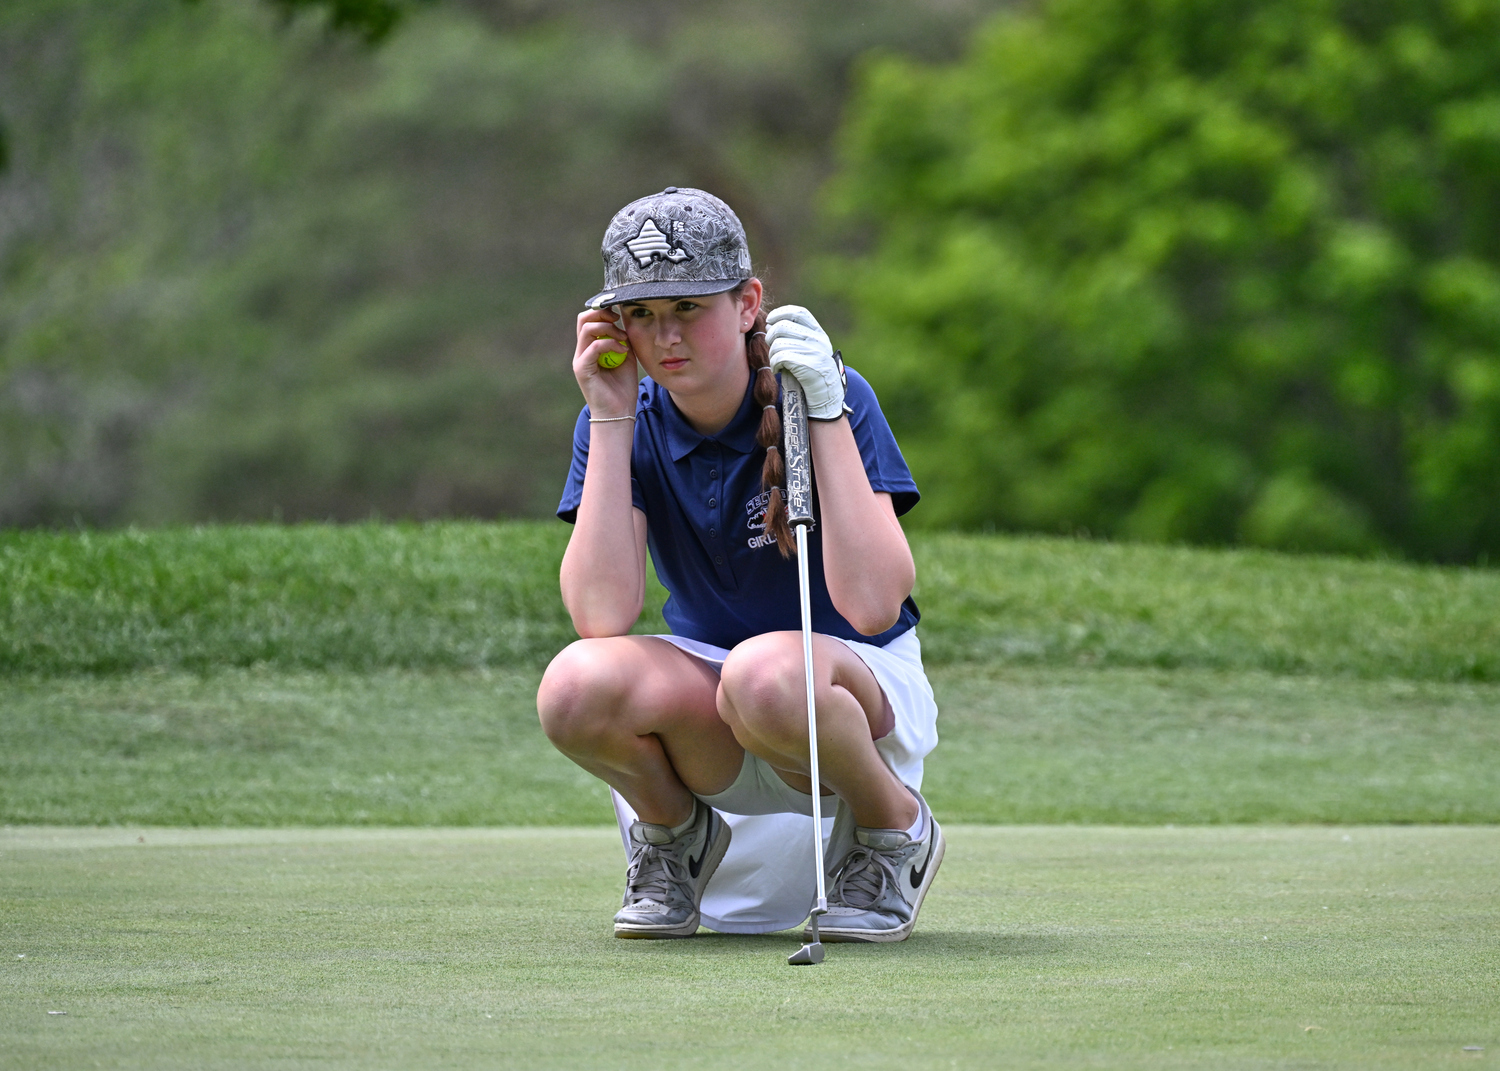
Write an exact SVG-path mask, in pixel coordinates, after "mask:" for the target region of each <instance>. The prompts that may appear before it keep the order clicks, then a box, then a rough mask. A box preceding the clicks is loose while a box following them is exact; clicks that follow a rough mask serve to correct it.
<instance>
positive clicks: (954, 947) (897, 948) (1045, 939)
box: [621, 929, 1069, 959]
mask: <svg viewBox="0 0 1500 1071" xmlns="http://www.w3.org/2000/svg"><path fill="white" fill-rule="evenodd" d="M801 934H802V931H801V930H800V929H796V930H780V931H778V932H776V933H763V934H735V933H713V932H708V931H705V932H702V933H699V934H698V935H697V936H696V937H695V938H693V939H692V940H691V941H625V942H621V943H622V944H625V945H633V946H636V947H639V948H643V949H644V948H651V949H659V950H662V953H663V954H665V951H666V950H668V949H671V950H672V951H673V953H674V954H686V955H690V956H693V957H696V958H708V957H715V958H717V957H723V956H744V955H767V956H769V955H777V954H780V955H783V956H789V955H791V954H792V953H793V952H795V951H797V949H798V948H800V947H801V945H802V936H801ZM824 947H825V949H826V951H827V954H828V955H829V956H846V957H855V956H880V957H884V958H886V959H893V958H894V959H911V958H927V957H930V956H944V957H956V958H963V959H976V958H984V957H995V958H1004V959H1019V958H1023V957H1035V956H1059V955H1062V954H1063V953H1065V952H1067V951H1068V950H1069V942H1068V941H1066V940H1064V939H1062V938H1059V937H1057V936H1055V935H1050V934H1027V933H975V932H974V931H972V930H928V931H925V932H923V931H919V932H917V933H914V934H912V935H911V937H909V938H907V939H906V940H905V941H900V942H896V943H890V944H873V943H872V944H856V943H833V942H826V943H825V945H824Z"/></svg>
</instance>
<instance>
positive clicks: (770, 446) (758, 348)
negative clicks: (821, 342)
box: [734, 283, 795, 558]
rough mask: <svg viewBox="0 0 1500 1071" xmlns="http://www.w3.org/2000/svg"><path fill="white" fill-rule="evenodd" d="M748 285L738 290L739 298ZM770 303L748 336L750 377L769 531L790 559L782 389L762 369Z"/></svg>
mask: <svg viewBox="0 0 1500 1071" xmlns="http://www.w3.org/2000/svg"><path fill="white" fill-rule="evenodd" d="M743 287H744V284H743V283H742V284H741V285H740V287H737V288H736V289H735V291H734V293H735V295H736V296H738V295H739V292H740V290H742V289H743ZM765 330H766V302H765V301H764V300H762V301H761V303H760V309H759V310H757V312H756V314H755V323H754V324H753V325H752V326H751V328H750V331H749V333H748V334H746V336H745V359H746V360H747V361H748V362H749V364H750V378H751V379H752V380H753V381H754V384H753V389H754V398H755V404H756V405H758V406H760V407H761V409H760V429H759V430H758V431H756V433H755V441H756V442H757V443H759V444H760V445H761V446H762V447H764V448H765V451H766V463H765V464H764V465H763V466H762V467H761V470H760V489H761V490H762V491H769V492H771V499H770V501H769V502H767V503H766V532H767V534H769V535H771V536H772V537H774V538H775V540H776V549H777V550H779V551H781V556H782V557H783V558H790V557H791V556H792V553H793V551H794V549H795V545H794V543H793V541H792V530H791V528H790V527H788V525H787V523H786V500H785V499H784V498H783V495H782V490H781V488H782V486H783V485H784V484H785V483H786V466H785V465H784V464H783V463H782V459H781V390H780V388H779V387H778V386H777V384H776V377H775V375H773V374H772V373H771V372H769V371H765V372H762V371H761V369H762V368H767V369H768V368H769V367H770V361H771V349H770V346H769V345H767V343H766V336H765Z"/></svg>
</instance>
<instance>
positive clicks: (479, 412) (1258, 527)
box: [0, 0, 1500, 561]
mask: <svg viewBox="0 0 1500 1071" xmlns="http://www.w3.org/2000/svg"><path fill="white" fill-rule="evenodd" d="M330 26H333V27H336V29H335V30H334V31H332V32H331V31H330ZM835 146H836V147H837V153H835V151H834V147H835ZM0 168H3V171H0V524H13V525H14V524H19V525H38V524H41V525H61V524H73V523H85V524H119V523H126V522H135V523H165V522H180V521H189V520H230V519H272V518H282V519H286V520H294V519H300V518H335V519H352V518H360V517H367V516H371V515H378V516H386V517H398V516H399V517H434V516H450V515H477V516H498V515H518V514H519V515H527V514H533V515H544V514H547V513H550V511H551V509H552V507H553V505H554V503H555V500H556V496H557V492H558V488H559V486H560V480H561V475H562V472H563V470H564V468H565V465H566V460H567V441H568V433H569V429H570V426H571V421H572V416H573V414H574V413H576V411H577V405H578V400H577V392H576V388H575V387H574V386H573V384H572V382H571V377H570V375H569V372H568V360H567V358H568V355H569V354H570V352H571V335H572V320H573V316H574V314H575V312H576V310H577V309H578V305H579V300H580V299H581V298H582V297H583V296H586V295H587V294H588V293H590V292H592V290H593V289H594V288H595V287H596V285H597V283H598V281H599V278H600V263H599V259H598V241H599V236H600V234H601V233H602V231H603V227H604V225H605V224H606V222H607V221H608V219H609V217H610V215H611V214H612V213H613V212H614V210H615V209H616V208H618V207H619V206H620V205H621V204H623V203H625V202H626V201H627V200H629V199H631V198H634V197H636V196H639V195H641V194H642V193H646V192H650V191H652V190H655V189H659V188H661V187H662V186H665V185H669V184H675V185H698V186H703V187H705V188H707V189H710V190H713V191H714V192H716V193H719V194H720V195H721V196H723V197H725V198H726V199H727V200H728V201H729V202H730V203H731V204H733V205H734V206H735V207H736V209H737V210H738V211H739V212H740V214H741V216H742V218H743V219H744V221H745V224H746V227H747V230H748V231H749V233H750V239H751V247H752V251H753V252H754V253H755V254H756V256H757V259H758V261H759V262H760V264H761V267H762V271H763V275H764V276H765V277H766V278H767V279H768V281H769V283H770V285H771V287H772V292H773V296H778V297H779V298H780V299H782V300H798V301H802V302H804V303H812V304H816V305H817V307H818V308H819V310H820V313H825V314H826V318H827V319H830V320H831V321H833V323H834V325H835V326H836V327H837V328H840V329H841V330H839V332H838V333H839V335H840V338H839V341H840V343H841V344H843V348H844V350H845V353H846V354H847V355H848V356H849V358H850V362H851V364H853V365H854V366H856V367H858V368H860V369H861V370H862V371H864V372H865V373H866V374H867V375H869V376H870V378H871V379H872V380H873V381H874V383H875V385H876V387H877V389H878V390H879V391H880V393H881V397H882V401H883V403H884V405H885V406H886V409H887V412H888V413H889V414H890V416H891V418H892V422H893V424H894V425H895V426H896V430H897V434H898V436H899V437H900V439H901V442H902V445H903V448H904V450H905V451H906V453H907V456H908V458H909V460H910V461H911V462H912V465H913V468H914V469H915V470H916V473H917V478H918V481H919V482H920V484H921V485H922V487H923V490H924V492H925V496H926V497H925V501H924V505H923V507H922V509H920V510H919V511H917V513H915V514H914V515H913V516H912V520H913V521H914V522H916V523H921V524H927V525H931V526H943V527H946V526H960V527H974V528H983V527H996V528H1002V529H1016V530H1041V531H1056V532H1089V533H1092V534H1095V535H1101V536H1109V537H1118V538H1129V539H1150V540H1182V541H1192V542H1206V543H1231V542H1248V543H1251V544H1257V545H1263V546H1269V547H1277V548H1283V549H1294V550H1327V551H1338V552H1349V553H1395V554H1404V555H1409V556H1413V557H1418V558H1427V559H1435V560H1451V561H1472V560H1484V559H1486V558H1487V557H1488V556H1489V555H1492V554H1496V553H1500V232H1497V224H1500V0H1391V2H1387V3H1375V4H1371V3H1355V2H1348V0H1342V2H1335V0H1260V2H1250V0H1012V2H1007V0H868V2H865V3H861V4H858V5H848V4H838V3H834V2H831V0H802V2H797V0H741V2H739V3H733V4H731V3H724V2H704V3H698V4H680V3H667V2H665V0H617V2H607V0H425V2H424V0H190V2H186V3H184V2H174V3H166V2H162V0H110V2H106V0H10V2H9V3H7V4H5V5H4V6H3V8H0ZM830 176H832V177H833V181H832V183H831V184H830V183H828V181H827V180H828V179H829V177H830ZM820 190H821V191H824V192H823V193H822V194H820V192H819V191H820Z"/></svg>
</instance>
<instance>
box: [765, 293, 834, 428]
mask: <svg viewBox="0 0 1500 1071" xmlns="http://www.w3.org/2000/svg"><path fill="white" fill-rule="evenodd" d="M766 344H767V345H768V346H769V347H770V348H771V368H772V370H773V371H776V372H781V373H784V374H788V375H790V376H791V377H792V378H793V379H795V380H796V381H797V385H798V386H800V387H801V388H802V393H803V394H805V395H806V396H807V415H808V416H809V417H811V418H812V419H813V420H837V419H838V418H839V417H841V416H843V415H844V414H845V413H848V412H852V410H850V409H849V407H848V406H846V405H845V404H844V392H845V391H846V390H847V389H848V386H849V380H848V378H847V377H846V376H845V375H844V359H843V357H841V356H840V355H839V354H837V353H835V352H834V350H833V343H831V342H829V341H828V335H827V333H826V332H825V331H824V330H823V329H822V328H821V327H819V326H818V321H817V320H816V319H814V318H813V314H812V313H810V312H808V311H807V310H806V309H804V308H803V307H802V306H801V305H782V306H781V307H780V308H777V309H773V310H772V311H771V315H769V316H767V317H766Z"/></svg>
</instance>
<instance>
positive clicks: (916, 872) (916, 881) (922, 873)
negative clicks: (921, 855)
mask: <svg viewBox="0 0 1500 1071" xmlns="http://www.w3.org/2000/svg"><path fill="white" fill-rule="evenodd" d="M936 841H937V838H936V837H934V838H932V843H929V844H928V845H927V858H926V859H923V860H922V866H921V869H918V868H917V867H912V868H911V887H912V891H913V892H915V891H916V890H918V889H920V888H921V887H922V879H923V878H925V877H926V876H927V864H928V863H931V862H932V844H933V843H936Z"/></svg>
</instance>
